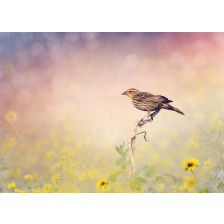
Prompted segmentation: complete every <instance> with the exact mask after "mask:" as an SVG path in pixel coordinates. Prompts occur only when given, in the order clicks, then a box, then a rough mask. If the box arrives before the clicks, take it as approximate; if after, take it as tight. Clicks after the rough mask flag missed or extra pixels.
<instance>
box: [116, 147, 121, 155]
mask: <svg viewBox="0 0 224 224" xmlns="http://www.w3.org/2000/svg"><path fill="white" fill-rule="evenodd" d="M116 151H117V152H118V153H119V154H121V155H122V147H121V146H120V147H116Z"/></svg>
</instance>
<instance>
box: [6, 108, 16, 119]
mask: <svg viewBox="0 0 224 224" xmlns="http://www.w3.org/2000/svg"><path fill="white" fill-rule="evenodd" d="M5 120H6V121H8V122H11V121H15V120H17V113H16V112H15V111H13V110H11V111H7V113H6V114H5Z"/></svg>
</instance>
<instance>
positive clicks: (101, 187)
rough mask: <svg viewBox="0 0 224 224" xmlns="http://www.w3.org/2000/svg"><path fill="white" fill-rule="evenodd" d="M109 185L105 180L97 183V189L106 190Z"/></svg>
mask: <svg viewBox="0 0 224 224" xmlns="http://www.w3.org/2000/svg"><path fill="white" fill-rule="evenodd" d="M108 184H109V183H108V181H107V180H106V179H105V178H104V179H102V180H100V181H99V182H98V183H97V185H96V187H97V188H98V189H105V188H106V187H107V185H108Z"/></svg>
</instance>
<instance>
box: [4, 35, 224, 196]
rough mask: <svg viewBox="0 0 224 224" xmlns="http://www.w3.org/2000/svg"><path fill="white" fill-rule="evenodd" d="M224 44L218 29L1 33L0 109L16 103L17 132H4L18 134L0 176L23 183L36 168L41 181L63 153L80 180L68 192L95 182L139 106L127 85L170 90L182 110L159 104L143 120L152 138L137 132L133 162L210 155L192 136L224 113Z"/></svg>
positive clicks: (173, 163)
mask: <svg viewBox="0 0 224 224" xmlns="http://www.w3.org/2000/svg"><path fill="white" fill-rule="evenodd" d="M223 49H224V34H223V33H0V107H1V110H0V117H1V121H4V120H5V118H4V116H5V114H6V112H7V111H14V112H16V114H17V119H16V121H14V123H13V125H14V126H15V127H16V129H17V130H18V132H19V134H20V135H21V136H18V135H14V134H10V133H11V132H10V133H8V132H7V131H6V130H3V131H1V138H2V139H4V138H5V136H6V135H7V136H10V135H14V136H13V138H14V139H16V142H17V143H16V146H15V147H14V149H13V150H12V152H11V153H9V154H8V155H7V158H5V159H4V163H5V164H6V166H7V167H9V168H10V169H9V171H7V177H6V176H4V175H6V174H3V175H2V176H3V177H2V178H3V179H4V178H5V181H6V182H7V181H9V180H14V179H16V178H17V183H18V184H20V186H23V183H22V182H21V181H20V180H23V176H24V175H26V174H27V173H32V175H33V176H35V175H37V176H38V177H36V178H37V179H38V180H39V182H38V183H40V185H41V184H43V183H44V182H46V181H47V182H51V181H53V180H52V175H53V174H52V167H53V166H54V165H55V164H57V163H58V161H61V157H62V156H63V155H64V154H66V153H67V154H66V155H67V157H68V158H73V157H74V160H77V161H79V165H77V167H73V166H72V164H73V165H74V164H75V163H73V162H70V163H68V164H70V165H71V166H72V167H69V168H67V169H68V170H69V169H71V170H75V169H76V170H78V171H77V173H76V174H74V173H73V172H72V171H71V173H72V174H71V175H72V177H73V178H74V182H75V181H76V182H77V183H76V184H75V186H73V187H71V183H70V185H69V184H68V185H69V186H70V188H69V187H68V188H66V189H65V190H64V191H69V192H73V191H74V192H75V191H80V192H89V191H91V192H92V191H94V190H93V189H95V188H94V187H95V181H96V180H97V179H98V178H101V177H104V176H106V175H108V172H109V171H110V170H111V169H112V168H113V167H114V162H115V160H116V151H115V150H114V149H115V146H117V145H120V144H122V142H123V141H124V142H127V139H128V137H130V135H131V134H132V128H133V124H134V122H135V121H136V120H139V119H140V118H142V117H143V116H144V115H145V112H142V111H138V110H137V109H135V108H134V107H133V105H132V103H131V101H130V99H129V98H128V97H127V96H122V95H121V93H122V92H124V91H125V90H127V89H128V88H137V89H139V90H140V91H145V92H150V93H153V94H159V95H163V96H166V97H168V98H169V99H170V100H173V103H172V105H173V106H175V107H177V108H179V109H180V110H181V111H183V112H184V113H185V116H182V115H180V114H178V113H175V112H173V111H166V110H162V111H161V112H160V113H159V114H158V115H157V116H156V117H155V119H154V121H153V122H152V123H149V124H147V125H145V126H144V127H143V129H144V130H146V131H147V133H148V135H147V137H148V139H149V140H150V142H149V143H148V142H145V141H144V139H143V137H142V136H139V137H138V140H137V149H136V165H137V167H140V166H141V165H142V164H157V168H158V170H159V171H160V172H172V173H173V174H175V175H177V176H180V175H182V174H183V172H184V171H183V170H182V167H181V162H182V161H183V160H186V159H188V157H190V158H191V157H197V158H199V159H201V161H206V160H207V159H209V158H210V157H209V148H206V147H202V146H201V143H200V140H198V139H200V133H201V132H204V131H206V130H209V127H211V123H212V122H213V123H214V122H218V121H219V119H220V117H222V114H223V112H224V104H223V94H224V87H223V86H224V75H223V72H224V63H223V58H224V51H223ZM143 129H142V130H143ZM6 132H7V133H6ZM208 138H210V137H208ZM202 148H203V150H202ZM206 153H207V154H206ZM74 166H75V165H74ZM82 167H85V168H82ZM84 170H85V172H84ZM11 171H13V173H14V175H15V173H16V172H17V174H16V175H17V176H13V174H10V172H11ZM82 172H83V173H82ZM87 172H95V174H92V173H91V174H87ZM10 175H11V176H10ZM88 175H90V176H91V175H92V176H94V175H95V176H94V178H93V179H92V182H88V184H85V183H87V180H86V179H88ZM59 176H60V175H59ZM85 178H86V179H85ZM89 178H90V177H89ZM91 178H92V177H91ZM68 179H69V180H70V181H71V179H72V178H71V176H69V178H67V179H66V181H68ZM85 181H86V182H85ZM66 183H67V182H66ZM65 186H66V184H65V182H64V184H62V185H61V188H60V191H61V192H62V191H63V189H62V188H63V187H65ZM120 191H122V190H120Z"/></svg>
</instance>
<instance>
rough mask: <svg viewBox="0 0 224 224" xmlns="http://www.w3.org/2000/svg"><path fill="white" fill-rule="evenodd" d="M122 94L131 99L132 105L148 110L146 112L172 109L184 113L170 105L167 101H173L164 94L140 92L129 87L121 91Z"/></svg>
mask: <svg viewBox="0 0 224 224" xmlns="http://www.w3.org/2000/svg"><path fill="white" fill-rule="evenodd" d="M122 95H127V96H128V97H129V98H131V99H132V103H133V105H134V106H135V107H136V108H137V109H139V110H142V111H148V113H150V112H152V111H159V110H160V109H166V110H173V111H176V112H177V113H180V114H182V115H184V113H183V112H182V111H180V110H179V109H177V108H175V107H173V106H171V105H170V104H169V103H171V102H173V101H172V100H169V99H168V98H166V97H165V96H161V95H153V94H151V93H148V92H140V91H139V90H137V89H134V88H131V89H128V90H127V91H125V92H124V93H122Z"/></svg>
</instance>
